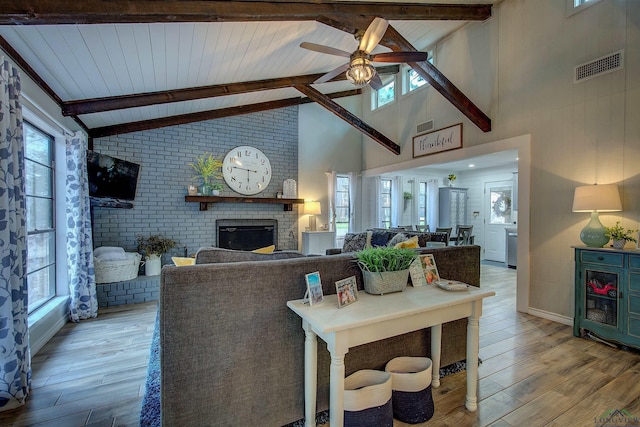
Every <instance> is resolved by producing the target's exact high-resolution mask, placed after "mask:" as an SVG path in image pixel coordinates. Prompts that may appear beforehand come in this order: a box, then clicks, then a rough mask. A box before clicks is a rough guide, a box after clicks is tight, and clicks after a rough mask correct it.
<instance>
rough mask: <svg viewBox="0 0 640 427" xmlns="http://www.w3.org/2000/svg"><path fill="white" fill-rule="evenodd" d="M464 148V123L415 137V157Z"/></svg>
mask: <svg viewBox="0 0 640 427" xmlns="http://www.w3.org/2000/svg"><path fill="white" fill-rule="evenodd" d="M460 148H462V123H457V124H455V125H451V126H447V127H445V128H441V129H436V130H434V131H431V132H427V133H423V134H420V135H416V136H414V137H413V158H414V159H415V158H416V157H423V156H430V155H432V154H437V153H441V152H443V151H449V150H457V149H460Z"/></svg>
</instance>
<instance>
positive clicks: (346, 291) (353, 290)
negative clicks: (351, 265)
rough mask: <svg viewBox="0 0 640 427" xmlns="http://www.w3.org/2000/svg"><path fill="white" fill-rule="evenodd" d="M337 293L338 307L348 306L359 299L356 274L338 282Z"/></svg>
mask: <svg viewBox="0 0 640 427" xmlns="http://www.w3.org/2000/svg"><path fill="white" fill-rule="evenodd" d="M336 294H337V295H338V308H342V307H346V306H348V305H349V304H353V303H354V302H356V301H358V285H357V283H356V276H351V277H347V278H346V279H342V280H338V281H337V282H336Z"/></svg>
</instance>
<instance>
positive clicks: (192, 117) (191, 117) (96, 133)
mask: <svg viewBox="0 0 640 427" xmlns="http://www.w3.org/2000/svg"><path fill="white" fill-rule="evenodd" d="M360 94H362V90H360V89H353V90H348V91H343V92H335V93H332V94H329V95H325V96H327V97H329V99H332V98H343V97H346V96H355V95H360ZM311 102H313V101H312V100H311V99H309V98H288V99H280V100H277V101H269V102H259V103H256V104H247V105H240V106H237V107H229V108H220V109H218V110H210V111H201V112H198V113H190V114H181V115H177V116H171V117H162V118H158V119H151V120H142V121H139V122H130V123H122V124H118V125H113V126H104V127H99V128H93V129H90V130H89V131H88V134H89V137H90V138H92V139H93V138H102V137H105V136H111V135H120V134H123V133H130V132H138V131H142V130H150V129H158V128H162V127H167V126H175V125H183V124H186V123H194V122H200V121H203V120H213V119H220V118H223V117H232V116H239V115H242V114H250V113H257V112H260V111H266V110H274V109H277V108H285V107H292V106H295V105H302V104H308V103H311Z"/></svg>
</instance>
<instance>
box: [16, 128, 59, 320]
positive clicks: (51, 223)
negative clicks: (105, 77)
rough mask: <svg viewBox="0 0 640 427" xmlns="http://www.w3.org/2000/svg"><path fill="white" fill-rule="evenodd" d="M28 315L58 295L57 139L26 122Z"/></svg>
mask: <svg viewBox="0 0 640 427" xmlns="http://www.w3.org/2000/svg"><path fill="white" fill-rule="evenodd" d="M23 130H24V141H25V169H26V178H25V183H26V203H27V209H26V210H27V285H28V289H29V313H31V312H33V311H34V310H35V309H37V308H38V307H40V306H42V305H43V304H44V303H46V302H47V301H49V300H50V299H51V298H53V297H54V296H55V293H56V292H55V291H56V262H55V259H56V250H55V248H56V229H55V217H54V178H53V177H54V168H53V166H54V158H53V157H54V155H53V153H54V139H53V137H52V136H51V135H48V134H46V133H44V132H42V131H41V130H39V129H38V128H36V127H34V126H33V125H31V124H30V123H27V122H26V121H25V122H24V127H23Z"/></svg>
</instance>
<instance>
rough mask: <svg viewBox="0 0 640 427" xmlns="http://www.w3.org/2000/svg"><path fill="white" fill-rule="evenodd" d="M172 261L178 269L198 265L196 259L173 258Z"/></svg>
mask: <svg viewBox="0 0 640 427" xmlns="http://www.w3.org/2000/svg"><path fill="white" fill-rule="evenodd" d="M171 261H173V263H174V264H175V265H176V267H182V266H184V265H194V264H195V263H196V259H195V258H188V257H180V256H172V257H171Z"/></svg>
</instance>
